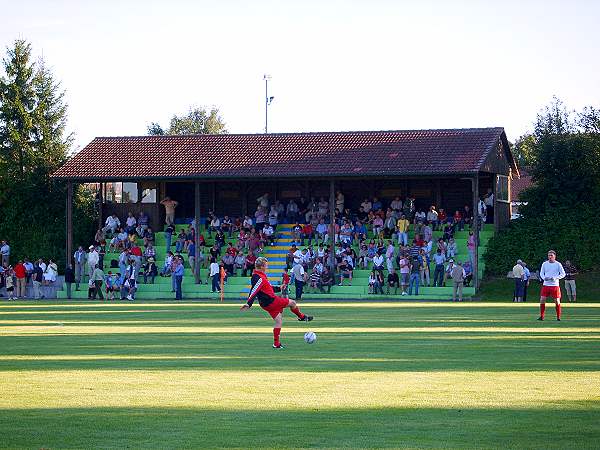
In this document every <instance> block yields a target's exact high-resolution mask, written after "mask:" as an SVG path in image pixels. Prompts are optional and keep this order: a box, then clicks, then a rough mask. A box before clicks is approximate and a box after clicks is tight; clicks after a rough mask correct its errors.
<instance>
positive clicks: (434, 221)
mask: <svg viewBox="0 0 600 450" xmlns="http://www.w3.org/2000/svg"><path fill="white" fill-rule="evenodd" d="M427 222H429V223H430V224H431V227H432V228H433V230H437V228H438V212H437V211H436V210H435V205H431V207H430V208H429V211H427Z"/></svg>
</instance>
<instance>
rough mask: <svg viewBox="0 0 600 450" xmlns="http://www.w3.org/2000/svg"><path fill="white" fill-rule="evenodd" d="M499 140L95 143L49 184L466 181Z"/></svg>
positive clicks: (327, 137) (290, 136)
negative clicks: (457, 177) (370, 178)
mask: <svg viewBox="0 0 600 450" xmlns="http://www.w3.org/2000/svg"><path fill="white" fill-rule="evenodd" d="M499 139H502V140H503V141H504V140H506V136H505V134H504V129H503V128H470V129H450V130H412V131H411V130H407V131H356V132H355V131H351V132H322V133H320V132H317V133H273V134H221V135H186V136H137V137H98V138H96V139H94V140H93V141H92V142H91V143H89V144H88V145H87V146H86V147H85V148H84V149H83V150H81V151H80V152H79V153H78V154H76V155H75V156H74V157H73V158H72V159H71V160H69V161H68V162H67V163H65V164H64V165H63V166H62V167H61V168H60V169H58V170H57V171H56V173H55V174H54V175H53V176H54V177H55V178H59V179H70V180H74V181H94V180H111V179H112V180H119V179H149V178H151V179H172V178H188V179H189V178H202V179H211V178H212V179H215V178H228V177H236V178H238V177H245V178H255V177H257V176H260V177H277V178H280V177H307V176H365V175H379V176H419V175H451V174H469V173H475V172H477V171H478V170H479V168H480V167H481V164H482V162H483V161H485V160H486V157H487V156H488V155H489V154H490V152H491V151H492V150H493V149H494V148H495V146H496V145H497V144H498V141H499ZM511 163H512V162H511Z"/></svg>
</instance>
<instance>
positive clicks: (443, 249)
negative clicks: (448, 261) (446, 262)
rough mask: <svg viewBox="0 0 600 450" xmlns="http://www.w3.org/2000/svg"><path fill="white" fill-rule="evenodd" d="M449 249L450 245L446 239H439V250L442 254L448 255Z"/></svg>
mask: <svg viewBox="0 0 600 450" xmlns="http://www.w3.org/2000/svg"><path fill="white" fill-rule="evenodd" d="M447 249H448V246H447V245H446V241H444V239H443V238H439V239H438V240H437V249H436V250H438V251H441V253H442V255H444V256H446V251H447Z"/></svg>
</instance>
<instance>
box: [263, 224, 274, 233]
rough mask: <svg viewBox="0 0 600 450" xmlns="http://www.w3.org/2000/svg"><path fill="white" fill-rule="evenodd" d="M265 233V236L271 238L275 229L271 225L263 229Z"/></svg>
mask: <svg viewBox="0 0 600 450" xmlns="http://www.w3.org/2000/svg"><path fill="white" fill-rule="evenodd" d="M263 232H264V233H265V236H271V235H272V234H273V227H272V226H271V225H269V226H266V227H264V228H263Z"/></svg>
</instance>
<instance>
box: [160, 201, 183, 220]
mask: <svg viewBox="0 0 600 450" xmlns="http://www.w3.org/2000/svg"><path fill="white" fill-rule="evenodd" d="M160 204H161V205H163V206H164V207H165V223H166V224H167V225H174V224H175V208H177V205H179V203H178V202H176V201H175V200H171V198H170V197H165V198H164V199H163V200H162V201H161V202H160Z"/></svg>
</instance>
